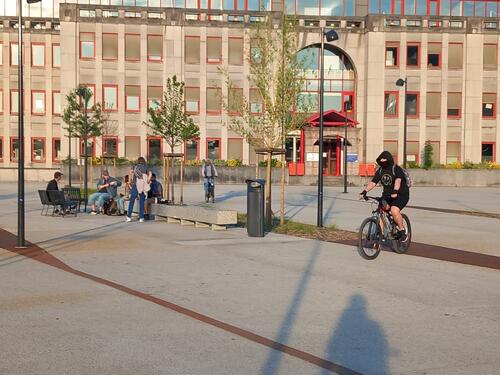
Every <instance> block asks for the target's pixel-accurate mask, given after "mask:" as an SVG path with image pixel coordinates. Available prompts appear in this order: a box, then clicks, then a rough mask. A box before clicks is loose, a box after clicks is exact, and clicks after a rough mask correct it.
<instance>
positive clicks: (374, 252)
mask: <svg viewBox="0 0 500 375" xmlns="http://www.w3.org/2000/svg"><path fill="white" fill-rule="evenodd" d="M380 249H381V244H380V227H379V225H378V223H377V220H376V219H375V218H373V217H369V218H367V219H365V220H364V221H363V222H362V223H361V226H360V227H359V242H358V253H359V255H361V257H363V258H364V259H368V260H373V259H375V258H376V257H378V255H379V254H380Z"/></svg>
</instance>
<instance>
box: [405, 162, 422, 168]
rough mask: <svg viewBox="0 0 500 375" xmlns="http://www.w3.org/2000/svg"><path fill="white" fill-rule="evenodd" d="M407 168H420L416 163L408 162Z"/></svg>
mask: <svg viewBox="0 0 500 375" xmlns="http://www.w3.org/2000/svg"><path fill="white" fill-rule="evenodd" d="M407 166H408V168H420V167H419V165H418V163H417V162H416V161H409V162H408V163H407Z"/></svg>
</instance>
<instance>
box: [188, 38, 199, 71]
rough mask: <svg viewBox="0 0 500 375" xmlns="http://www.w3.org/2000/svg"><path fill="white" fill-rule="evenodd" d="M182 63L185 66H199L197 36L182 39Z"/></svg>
mask: <svg viewBox="0 0 500 375" xmlns="http://www.w3.org/2000/svg"><path fill="white" fill-rule="evenodd" d="M184 62H185V63H186V64H196V65H199V64H200V37H199V36H186V37H185V38H184Z"/></svg>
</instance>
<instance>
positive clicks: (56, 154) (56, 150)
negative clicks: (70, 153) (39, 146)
mask: <svg viewBox="0 0 500 375" xmlns="http://www.w3.org/2000/svg"><path fill="white" fill-rule="evenodd" d="M61 160H62V154H61V140H60V139H59V138H52V161H53V162H54V163H59V162H61Z"/></svg>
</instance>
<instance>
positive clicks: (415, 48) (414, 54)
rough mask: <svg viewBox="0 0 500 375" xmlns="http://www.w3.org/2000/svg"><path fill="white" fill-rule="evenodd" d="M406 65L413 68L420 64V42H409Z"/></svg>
mask: <svg viewBox="0 0 500 375" xmlns="http://www.w3.org/2000/svg"><path fill="white" fill-rule="evenodd" d="M406 66H408V67H413V68H416V67H419V66H420V45H419V44H408V45H407V46H406Z"/></svg>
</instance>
